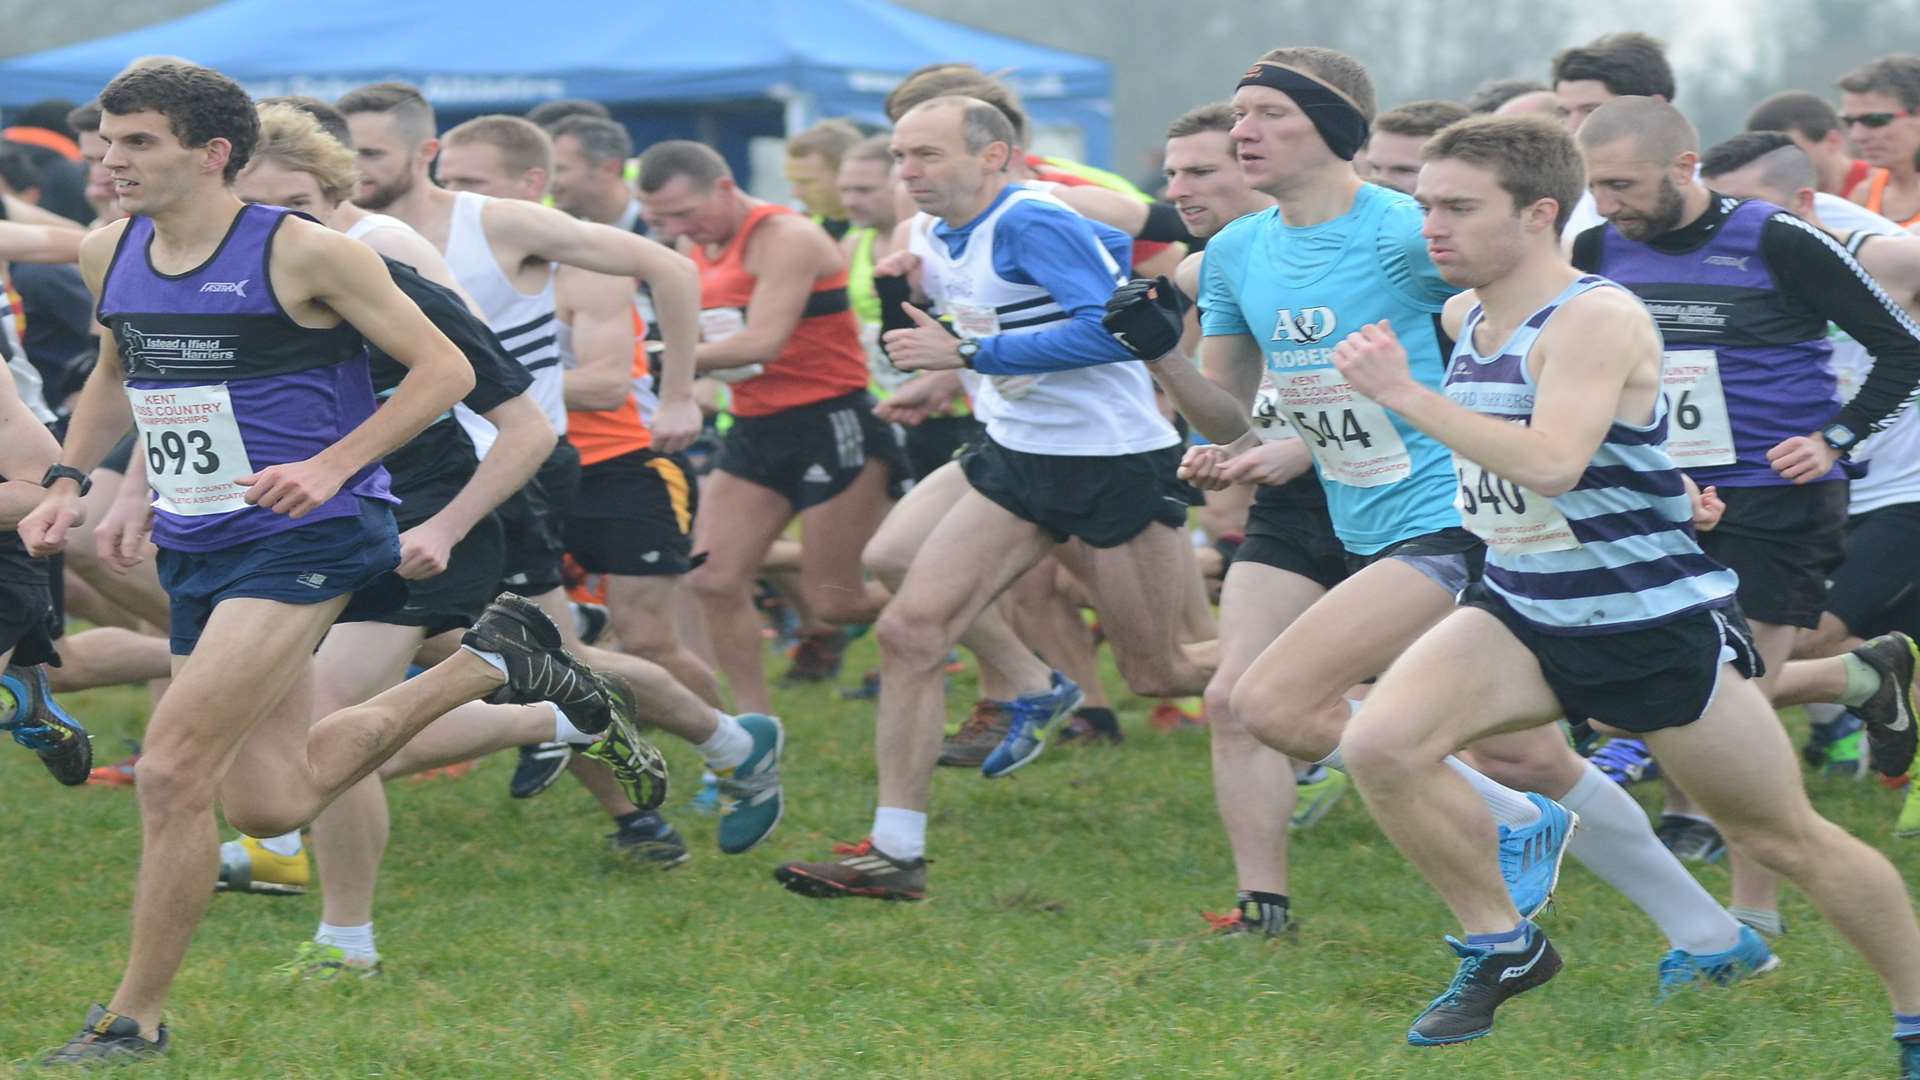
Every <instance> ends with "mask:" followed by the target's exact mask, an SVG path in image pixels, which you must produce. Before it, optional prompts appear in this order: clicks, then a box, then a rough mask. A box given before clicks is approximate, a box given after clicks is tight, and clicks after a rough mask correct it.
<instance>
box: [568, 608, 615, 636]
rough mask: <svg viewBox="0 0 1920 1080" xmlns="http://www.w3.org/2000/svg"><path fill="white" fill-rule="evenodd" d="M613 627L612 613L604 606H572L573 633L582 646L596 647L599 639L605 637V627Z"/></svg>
mask: <svg viewBox="0 0 1920 1080" xmlns="http://www.w3.org/2000/svg"><path fill="white" fill-rule="evenodd" d="M612 625H613V612H611V611H608V610H607V605H605V604H593V603H581V602H579V601H575V602H574V604H573V632H574V634H575V636H577V637H578V638H579V639H580V644H582V645H598V644H600V639H601V638H603V637H606V636H607V627H609V626H612Z"/></svg>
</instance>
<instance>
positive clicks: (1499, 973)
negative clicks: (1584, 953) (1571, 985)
mask: <svg viewBox="0 0 1920 1080" xmlns="http://www.w3.org/2000/svg"><path fill="white" fill-rule="evenodd" d="M1527 934H1528V938H1529V940H1528V942H1527V947H1526V948H1524V949H1522V950H1520V951H1519V952H1511V953H1497V952H1493V951H1491V950H1489V949H1477V948H1474V947H1472V946H1470V945H1467V944H1464V943H1463V942H1461V941H1459V940H1458V939H1456V938H1454V937H1451V936H1449V937H1448V938H1447V944H1448V945H1449V946H1451V947H1452V948H1453V951H1454V952H1456V953H1458V954H1459V956H1460V966H1459V968H1457V969H1456V970H1455V971H1454V973H1453V981H1452V982H1450V983H1448V984H1447V989H1446V990H1445V992H1443V993H1442V994H1441V995H1440V996H1439V997H1437V998H1434V999H1433V1003H1432V1004H1431V1005H1428V1006H1427V1007H1426V1010H1425V1011H1423V1012H1422V1013H1421V1014H1420V1015H1419V1016H1418V1017H1415V1018H1414V1021H1413V1027H1412V1028H1411V1029H1410V1030H1409V1031H1408V1032H1407V1041H1408V1042H1410V1043H1412V1044H1413V1045H1415V1046H1447V1045H1450V1044H1452V1043H1462V1042H1467V1041H1468V1040H1470V1039H1478V1038H1480V1037H1481V1036H1482V1035H1486V1034H1488V1033H1489V1032H1491V1031H1492V1030H1493V1013H1494V1010H1495V1009H1498V1008H1499V1007H1500V1005H1501V1003H1502V1002H1504V1001H1506V1000H1507V999H1508V998H1510V997H1512V996H1514V995H1515V994H1523V993H1526V992H1527V991H1528V990H1531V989H1533V988H1534V987H1536V986H1539V985H1541V984H1542V983H1545V982H1546V981H1547V980H1548V979H1551V978H1553V977H1554V975H1556V974H1558V973H1559V971H1560V954H1559V953H1557V952H1554V951H1553V944H1552V943H1551V942H1549V941H1548V940H1547V935H1545V934H1543V933H1541V932H1540V930H1539V929H1538V928H1537V927H1533V926H1531V925H1530V926H1528V928H1527Z"/></svg>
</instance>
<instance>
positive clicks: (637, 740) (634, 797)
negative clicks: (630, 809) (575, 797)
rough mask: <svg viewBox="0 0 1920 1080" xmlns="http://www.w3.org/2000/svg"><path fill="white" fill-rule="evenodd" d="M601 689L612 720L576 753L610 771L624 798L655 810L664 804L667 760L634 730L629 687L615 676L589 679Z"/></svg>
mask: <svg viewBox="0 0 1920 1080" xmlns="http://www.w3.org/2000/svg"><path fill="white" fill-rule="evenodd" d="M593 678H594V680H595V681H596V683H597V684H598V685H599V686H600V687H601V696H602V697H604V698H605V699H606V700H607V701H608V702H609V703H610V704H611V705H612V708H611V709H609V710H608V712H609V713H610V714H611V716H612V720H611V721H610V722H609V723H608V724H607V726H606V729H605V731H603V732H602V733H601V737H600V741H599V742H597V743H594V744H593V745H592V746H589V747H587V748H586V749H585V750H582V751H580V753H581V754H582V755H584V756H586V757H590V758H592V759H593V760H595V761H598V762H601V763H603V764H605V765H606V766H607V767H608V768H610V769H612V770H613V778H614V779H615V780H618V781H619V782H620V787H621V788H622V789H623V790H625V791H626V793H627V798H628V799H629V800H630V801H631V802H632V803H633V805H634V806H636V807H639V808H640V809H642V810H653V809H657V808H658V807H659V806H660V804H661V803H663V802H666V801H667V759H666V758H665V757H664V756H662V755H661V753H660V751H659V750H658V749H657V748H656V747H655V746H654V745H653V744H652V743H650V742H648V741H647V740H646V739H644V738H642V737H641V736H640V729H639V728H637V727H635V726H634V723H633V715H634V713H635V711H636V710H637V708H638V705H637V703H636V702H635V700H634V696H633V687H631V686H629V685H627V680H625V679H623V678H621V677H620V676H618V675H603V674H596V675H594V676H593Z"/></svg>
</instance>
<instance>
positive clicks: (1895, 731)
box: [1850, 631, 1920, 776]
mask: <svg viewBox="0 0 1920 1080" xmlns="http://www.w3.org/2000/svg"><path fill="white" fill-rule="evenodd" d="M1850 655H1853V656H1857V657H1859V658H1860V659H1861V660H1862V661H1864V662H1865V663H1866V664H1867V666H1868V667H1871V668H1873V670H1874V671H1875V672H1876V673H1878V674H1879V676H1880V688H1879V689H1877V690H1875V691H1874V692H1873V696H1872V697H1870V698H1868V699H1867V700H1866V701H1864V702H1862V703H1861V704H1859V705H1856V706H1854V708H1853V711H1854V712H1855V713H1857V714H1859V716H1860V719H1861V720H1863V721H1865V722H1866V725H1867V748H1868V757H1869V759H1870V760H1871V761H1872V763H1873V767H1874V769H1875V770H1876V771H1878V772H1879V773H1880V775H1882V776H1904V775H1906V772H1907V766H1909V765H1911V764H1913V749H1914V744H1915V735H1914V725H1913V675H1914V668H1915V667H1916V666H1917V665H1920V645H1915V644H1914V642H1913V639H1912V638H1910V637H1908V636H1907V635H1905V634H1902V633H1899V632H1898V631H1895V632H1894V633H1891V634H1882V635H1880V636H1879V637H1877V638H1874V639H1873V640H1872V641H1869V642H1867V643H1866V644H1865V645H1862V646H1860V647H1859V648H1857V649H1855V650H1853V652H1852V653H1851V654H1850Z"/></svg>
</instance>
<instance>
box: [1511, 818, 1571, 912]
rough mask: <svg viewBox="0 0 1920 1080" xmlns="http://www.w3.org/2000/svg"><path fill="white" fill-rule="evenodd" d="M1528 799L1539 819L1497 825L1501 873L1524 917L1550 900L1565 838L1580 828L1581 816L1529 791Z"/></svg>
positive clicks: (1540, 909)
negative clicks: (1525, 823) (1515, 825)
mask: <svg viewBox="0 0 1920 1080" xmlns="http://www.w3.org/2000/svg"><path fill="white" fill-rule="evenodd" d="M1527 801H1529V802H1531V803H1533V805H1535V806H1537V807H1539V808H1540V820H1539V821H1536V822H1534V823H1533V824H1532V825H1526V826H1522V827H1520V828H1517V829H1516V828H1510V827H1508V826H1506V825H1502V826H1500V876H1501V877H1502V878H1504V879H1505V880H1506V883H1507V893H1508V894H1509V895H1510V896H1512V897H1513V906H1514V909H1515V910H1516V911H1518V912H1520V917H1521V918H1523V919H1531V918H1533V917H1534V916H1535V915H1538V914H1539V913H1540V912H1541V911H1543V910H1545V909H1546V906H1547V903H1548V901H1551V900H1552V899H1553V890H1554V887H1555V886H1556V885H1558V884H1560V863H1561V861H1562V860H1564V859H1565V858H1566V857H1567V841H1568V840H1570V839H1572V837H1573V831H1574V830H1575V829H1577V828H1579V827H1580V815H1578V814H1576V813H1574V812H1573V811H1571V810H1569V809H1567V808H1566V807H1564V806H1561V805H1560V804H1559V803H1557V802H1554V801H1553V800H1552V799H1549V798H1547V797H1546V796H1545V795H1536V794H1534V793H1532V792H1528V793H1527Z"/></svg>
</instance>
